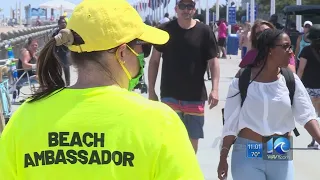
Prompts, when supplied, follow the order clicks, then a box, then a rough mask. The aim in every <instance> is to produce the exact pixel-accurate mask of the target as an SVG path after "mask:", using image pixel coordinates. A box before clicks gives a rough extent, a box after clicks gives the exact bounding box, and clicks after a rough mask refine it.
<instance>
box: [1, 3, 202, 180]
mask: <svg viewBox="0 0 320 180" xmlns="http://www.w3.org/2000/svg"><path fill="white" fill-rule="evenodd" d="M168 39H169V35H168V34H167V33H166V32H164V31H161V30H159V29H156V28H152V27H149V26H147V25H145V24H144V23H143V22H142V19H141V18H140V16H139V14H138V13H137V12H136V11H135V10H134V8H133V7H131V6H130V5H129V4H128V3H127V2H126V1H125V0H84V1H83V2H81V3H80V4H79V5H78V6H77V7H76V8H75V10H74V12H73V13H72V16H71V18H70V20H69V22H68V26H67V29H64V30H61V31H60V33H59V34H58V35H56V36H55V37H54V38H53V39H52V40H50V41H49V42H48V43H47V44H46V46H45V47H44V49H43V50H42V52H41V53H40V56H39V59H38V63H37V65H38V67H37V72H38V75H39V83H40V89H39V92H38V93H37V94H35V95H34V96H33V97H32V98H30V99H29V100H28V101H27V102H26V103H24V104H23V105H22V106H21V107H20V108H19V109H18V110H17V111H16V112H15V114H14V115H13V117H12V119H10V122H9V123H8V125H7V126H6V128H5V130H4V132H3V134H2V136H1V139H0V179H1V180H20V179H21V180H22V179H23V180H56V179H59V180H64V179H68V180H70V179H74V180H88V179H93V180H98V179H108V180H112V179H117V180H129V179H139V180H147V179H156V180H176V179H181V180H187V179H190V180H200V179H201V180H202V179H204V178H203V176H202V173H201V171H200V168H199V165H198V162H197V159H196V156H195V153H194V151H193V149H192V146H191V144H190V141H189V138H188V134H187V131H186V129H185V127H184V125H183V124H182V122H181V120H180V119H179V117H178V116H177V115H176V113H175V112H174V111H173V110H171V109H170V108H169V107H168V106H166V105H164V104H162V103H160V102H155V101H150V100H147V99H145V98H143V97H142V96H140V95H138V94H135V93H133V92H131V90H132V89H133V88H134V86H135V85H136V84H137V83H138V81H139V78H140V77H141V75H142V73H143V68H142V67H143V58H144V56H143V53H142V51H141V45H140V44H141V42H142V41H144V42H149V43H152V44H164V43H166V42H167V41H168ZM60 45H66V46H68V47H69V49H70V51H71V58H72V60H73V63H74V65H75V67H77V69H78V80H77V82H76V84H74V85H73V86H71V87H66V85H65V81H64V80H63V79H62V65H61V64H60V62H59V60H57V59H56V57H57V56H56V54H55V48H56V46H60Z"/></svg>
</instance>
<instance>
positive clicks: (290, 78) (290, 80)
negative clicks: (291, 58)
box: [281, 68, 300, 137]
mask: <svg viewBox="0 0 320 180" xmlns="http://www.w3.org/2000/svg"><path fill="white" fill-rule="evenodd" d="M281 74H282V75H283V76H284V78H285V80H286V85H287V88H288V90H289V97H290V101H291V105H292V104H293V96H294V92H295V90H296V82H295V80H294V75H293V72H292V71H291V70H290V69H288V68H281ZM293 132H294V134H295V136H296V137H298V136H299V135H300V133H299V131H298V130H297V128H294V130H293Z"/></svg>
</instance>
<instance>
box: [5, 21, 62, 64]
mask: <svg viewBox="0 0 320 180" xmlns="http://www.w3.org/2000/svg"><path fill="white" fill-rule="evenodd" d="M56 29H57V25H48V26H39V27H31V28H25V29H21V30H13V31H9V32H7V33H1V34H0V37H1V39H2V40H1V41H0V60H1V61H3V60H6V59H7V58H8V57H7V50H6V48H5V45H7V44H10V45H12V46H13V52H14V57H15V58H17V59H18V58H19V57H20V51H21V49H22V48H24V47H25V46H26V41H27V39H28V38H30V37H31V38H33V39H36V40H37V41H38V45H39V48H38V50H39V51H40V50H41V49H42V47H43V46H44V45H45V44H46V43H47V42H48V41H49V39H50V37H51V35H52V33H53V31H54V30H56ZM0 64H2V63H0Z"/></svg>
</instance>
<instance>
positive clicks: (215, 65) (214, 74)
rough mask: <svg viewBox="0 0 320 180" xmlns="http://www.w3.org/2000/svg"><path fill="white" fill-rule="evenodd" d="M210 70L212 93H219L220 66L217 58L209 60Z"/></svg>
mask: <svg viewBox="0 0 320 180" xmlns="http://www.w3.org/2000/svg"><path fill="white" fill-rule="evenodd" d="M209 68H210V72H211V82H212V91H218V90H219V80H220V65H219V60H218V58H217V57H215V58H212V59H210V60H209Z"/></svg>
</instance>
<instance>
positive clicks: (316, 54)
mask: <svg viewBox="0 0 320 180" xmlns="http://www.w3.org/2000/svg"><path fill="white" fill-rule="evenodd" d="M306 38H307V39H309V40H310V41H311V44H310V45H309V46H306V47H304V48H303V49H302V51H301V53H300V56H299V59H300V60H299V61H300V63H299V64H300V65H299V68H298V72H297V74H298V76H299V77H300V78H301V80H302V82H303V84H304V86H305V87H306V88H307V91H308V94H309V96H310V98H311V101H312V103H313V106H314V108H315V109H316V112H317V116H318V117H319V116H320V80H319V77H320V73H319V72H320V25H318V24H315V25H314V26H312V27H310V30H309V32H308V33H307V34H306ZM308 148H313V149H320V145H319V144H318V143H317V142H316V141H315V139H312V141H311V143H310V144H309V145H308Z"/></svg>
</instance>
